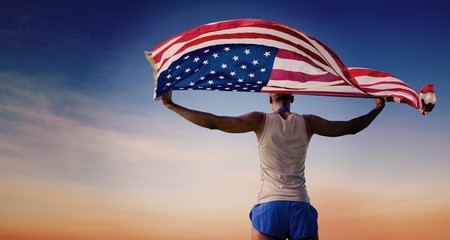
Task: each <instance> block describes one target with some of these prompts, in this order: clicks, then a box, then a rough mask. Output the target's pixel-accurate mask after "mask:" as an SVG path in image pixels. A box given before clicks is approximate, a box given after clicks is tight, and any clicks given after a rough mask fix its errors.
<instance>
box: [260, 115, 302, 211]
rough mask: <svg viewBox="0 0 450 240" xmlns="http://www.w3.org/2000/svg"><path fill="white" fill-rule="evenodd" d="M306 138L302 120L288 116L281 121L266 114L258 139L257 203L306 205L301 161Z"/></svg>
mask: <svg viewBox="0 0 450 240" xmlns="http://www.w3.org/2000/svg"><path fill="white" fill-rule="evenodd" d="M308 143H309V139H308V136H307V134H306V127H305V121H304V119H303V117H302V116H301V115H299V114H296V113H292V114H291V115H289V116H288V117H287V119H283V118H282V117H281V116H280V114H278V113H276V112H272V113H267V114H266V119H265V124H264V130H263V132H262V135H261V137H260V139H259V158H260V161H261V182H262V183H261V190H260V192H259V196H258V202H259V203H263V202H269V201H274V200H287V201H303V202H308V203H309V196H308V192H307V191H306V185H305V159H306V151H307V149H308Z"/></svg>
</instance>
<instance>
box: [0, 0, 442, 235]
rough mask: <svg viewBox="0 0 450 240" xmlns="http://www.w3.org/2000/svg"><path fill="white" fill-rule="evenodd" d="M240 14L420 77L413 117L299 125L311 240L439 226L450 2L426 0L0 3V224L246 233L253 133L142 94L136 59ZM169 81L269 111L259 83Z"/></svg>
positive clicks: (349, 105) (343, 108) (233, 107)
mask: <svg viewBox="0 0 450 240" xmlns="http://www.w3.org/2000/svg"><path fill="white" fill-rule="evenodd" d="M399 2H403V1H399ZM240 18H256V19H264V20H269V21H274V22H279V23H283V24H286V25H288V26H291V27H293V28H296V29H298V30H301V31H303V32H306V33H308V34H309V35H311V36H313V37H315V38H317V39H319V40H320V41H322V42H323V43H325V44H326V45H327V46H328V47H330V48H331V49H332V50H333V51H334V52H335V53H336V54H337V55H338V56H339V57H340V58H341V59H342V60H343V62H344V63H345V64H346V65H347V66H348V67H367V68H372V69H377V70H381V71H384V72H388V73H391V74H393V75H395V76H397V77H398V78H400V79H402V80H403V81H405V82H406V83H408V84H409V85H411V86H412V87H413V88H414V89H416V90H419V89H420V88H421V87H423V86H425V85H427V84H428V83H433V84H434V86H435V90H436V95H437V105H436V107H435V109H434V110H433V112H432V113H431V114H430V115H428V116H422V115H421V114H420V113H419V111H418V110H416V109H414V108H412V107H410V106H408V105H406V104H396V103H387V104H386V107H385V109H384V110H383V112H382V113H381V114H380V115H379V117H378V118H377V119H375V121H374V122H373V123H372V124H371V125H370V126H369V127H368V128H367V129H365V130H364V131H363V132H360V133H358V134H357V135H352V136H344V137H339V138H325V137H319V136H314V137H313V139H312V140H311V143H310V148H309V152H308V158H307V163H306V178H307V187H308V191H309V194H310V197H311V203H312V204H313V205H314V206H315V207H316V208H317V210H318V212H319V235H320V238H321V239H325V240H327V239H331V240H339V239H346V240H356V239H365V240H371V239H385V240H390V239H400V240H402V239H404V240H406V239H408V240H409V239H418V240H420V239H435V240H444V239H449V238H450V229H449V228H448V226H449V225H450V191H449V190H450V174H449V173H450V162H449V159H448V156H449V155H450V145H449V143H450V125H449V122H448V118H449V117H450V108H449V107H448V106H449V104H450V97H449V96H448V95H447V93H448V92H449V91H450V84H449V83H448V81H449V79H450V60H449V56H450V47H449V46H448V43H449V42H450V29H449V27H448V26H449V25H450V3H448V2H447V1H436V0H428V1H408V2H404V3H398V2H397V1H386V0H380V1H370V3H369V2H365V1H339V2H338V1H328V0H325V1H293V0H292V1H289V0H277V1H267V0H260V1H255V2H251V1H242V0H239V1H235V0H228V1H181V2H179V1H85V0H82V1H21V0H15V1H5V0H0V239H10V240H17V239H27V240H38V239H39V240H40V239H46V240H51V239H68V240H71V239H73V240H78V239H83V240H85V239H113V240H114V239H132V240H140V239H163V240H172V239H186V240H190V239H196V240H199V239H200V240H202V239H218V240H221V239H250V230H251V224H250V221H249V218H248V213H249V211H250V209H251V207H252V206H253V204H255V203H256V201H257V193H258V190H259V184H260V180H259V177H260V175H259V162H258V152H257V142H256V137H255V136H254V134H252V133H246V134H227V133H222V132H219V131H214V130H208V129H203V128H200V127H198V126H195V125H193V124H191V123H189V122H187V121H185V120H183V119H182V118H180V117H179V116H177V115H176V114H175V113H173V112H171V111H170V110H168V109H166V108H164V107H163V106H162V104H161V103H160V102H159V101H154V100H153V88H154V84H153V79H152V75H153V70H152V69H151V67H150V65H149V64H148V62H147V60H146V59H145V57H144V52H145V51H151V50H152V49H153V48H154V47H156V45H158V44H159V43H160V42H162V41H164V40H165V39H167V38H169V37H171V36H173V35H175V34H177V33H180V32H182V31H185V30H188V29H191V28H194V27H197V26H200V25H203V24H206V23H210V22H216V21H222V20H230V19H240ZM173 95H174V96H173V100H174V101H175V102H177V103H179V104H182V105H184V106H186V107H189V108H193V109H198V110H201V111H208V112H212V113H214V114H217V115H230V116H237V115H241V114H244V113H247V112H249V111H270V105H269V101H268V96H267V94H262V93H225V92H207V91H204V92H203V91H177V92H174V93H173ZM374 106H375V104H374V101H373V100H371V99H357V98H337V97H317V96H300V95H299V96H296V98H295V102H294V103H293V105H292V111H295V112H299V113H302V114H315V115H319V116H321V117H324V118H327V119H330V120H347V119H351V118H354V117H357V116H360V115H363V114H365V113H367V112H368V111H370V110H371V109H372V108H373V107H374Z"/></svg>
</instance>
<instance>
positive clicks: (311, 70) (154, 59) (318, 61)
mask: <svg viewBox="0 0 450 240" xmlns="http://www.w3.org/2000/svg"><path fill="white" fill-rule="evenodd" d="M146 58H147V59H148V61H149V62H150V63H151V65H152V67H153V68H154V70H155V72H154V77H155V93H154V98H155V99H159V97H160V96H161V95H162V94H163V93H164V92H166V91H171V90H208V91H245V92H274V93H275V92H277V93H292V94H307V95H320V96H345V97H369V98H384V99H385V100H387V101H391V102H399V103H406V104H409V105H410V106H412V107H414V108H417V109H419V110H421V112H422V113H423V114H428V113H429V112H430V111H431V109H432V108H433V106H434V104H435V102H436V97H435V95H434V88H433V85H431V84H430V85H428V86H426V87H425V88H423V89H422V90H421V92H420V93H417V92H416V91H414V89H413V88H411V87H410V86H409V85H408V84H406V83H404V82H403V81H401V80H400V79H398V78H396V77H395V76H393V75H391V74H388V73H385V72H381V71H377V70H372V69H366V68H347V67H346V66H345V64H344V63H343V62H342V61H341V60H340V59H339V57H338V56H337V55H336V54H335V53H334V52H333V51H331V49H329V48H328V47H327V46H325V45H324V44H323V43H321V42H320V41H318V40H317V39H315V38H313V37H311V36H309V35H307V34H305V33H303V32H301V31H298V30H296V29H293V28H291V27H288V26H285V25H282V24H279V23H274V22H268V21H264V20H256V19H242V20H230V21H223V22H216V23H211V24H206V25H203V26H200V27H197V28H194V29H191V30H188V31H186V32H183V33H180V34H178V35H175V36H173V37H172V38H169V39H167V40H166V41H164V42H162V43H161V44H159V45H158V46H157V47H156V48H154V49H153V51H151V52H146Z"/></svg>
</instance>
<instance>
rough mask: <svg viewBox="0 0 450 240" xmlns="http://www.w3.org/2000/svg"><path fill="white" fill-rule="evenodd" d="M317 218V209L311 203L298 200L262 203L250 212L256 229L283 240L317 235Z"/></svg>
mask: <svg viewBox="0 0 450 240" xmlns="http://www.w3.org/2000/svg"><path fill="white" fill-rule="evenodd" d="M317 218H318V214H317V211H316V209H315V208H314V207H313V206H311V204H309V203H307V202H296V201H272V202H266V203H260V204H256V205H255V206H253V208H252V211H251V212H250V220H251V221H252V225H253V227H254V228H255V229H256V230H258V231H259V232H260V233H263V234H266V235H269V236H272V237H276V238H279V239H283V240H284V239H286V238H289V239H300V238H306V237H312V236H316V235H317V234H318V224H317Z"/></svg>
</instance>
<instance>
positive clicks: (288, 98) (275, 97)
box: [269, 93, 294, 104]
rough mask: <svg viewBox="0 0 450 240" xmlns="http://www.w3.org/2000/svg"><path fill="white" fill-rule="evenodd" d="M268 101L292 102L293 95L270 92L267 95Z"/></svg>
mask: <svg viewBox="0 0 450 240" xmlns="http://www.w3.org/2000/svg"><path fill="white" fill-rule="evenodd" d="M269 102H270V104H272V103H281V104H283V103H293V102H294V95H292V94H281V93H271V94H270V95H269Z"/></svg>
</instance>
